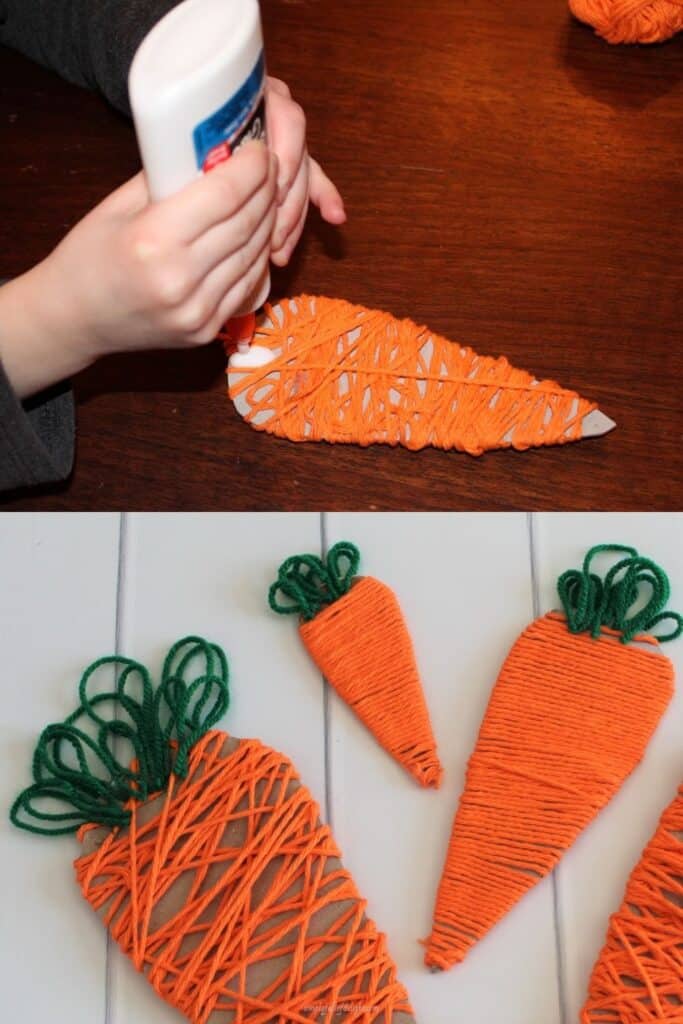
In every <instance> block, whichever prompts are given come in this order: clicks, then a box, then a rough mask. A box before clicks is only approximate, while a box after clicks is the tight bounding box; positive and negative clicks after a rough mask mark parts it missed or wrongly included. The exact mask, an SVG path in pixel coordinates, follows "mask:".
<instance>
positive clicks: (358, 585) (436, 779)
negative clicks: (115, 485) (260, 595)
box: [268, 541, 442, 787]
mask: <svg viewBox="0 0 683 1024" xmlns="http://www.w3.org/2000/svg"><path fill="white" fill-rule="evenodd" d="M359 564H360V553H359V551H358V548H357V547H356V546H355V545H354V544H351V543H350V542H349V541H340V542H339V543H338V544H335V545H334V547H332V548H331V549H330V551H329V554H328V556H327V559H326V560H325V561H323V560H322V559H321V558H318V556H317V555H293V556H292V557H291V558H287V559H286V560H285V561H284V562H283V563H282V565H281V566H280V570H279V572H278V576H277V579H276V580H275V582H274V583H273V584H272V586H271V588H270V591H269V594H268V600H269V603H270V607H271V608H272V609H273V611H275V612H278V613H279V614H280V615H289V614H298V615H299V616H300V617H301V620H302V621H301V624H300V626H299V633H300V636H301V639H302V640H303V642H304V644H305V646H306V648H307V649H308V652H309V654H310V655H311V657H312V658H313V660H314V661H315V663H316V665H317V666H318V668H319V669H320V671H321V672H322V673H323V675H324V676H325V678H326V679H327V680H328V682H329V683H331V684H332V686H333V687H334V688H335V690H336V691H337V693H338V694H339V696H340V697H341V698H342V699H343V700H345V701H346V703H347V704H348V705H349V706H350V707H351V708H353V710H354V711H355V712H356V714H357V715H358V717H359V718H360V720H361V721H362V722H363V723H364V724H365V725H366V726H367V727H368V729H369V730H370V731H371V732H372V733H373V735H374V736H375V738H376V739H377V741H378V742H379V743H380V744H381V745H382V746H383V747H384V749H385V750H386V751H387V752H388V753H389V754H391V756H392V757H393V758H395V760H396V761H398V763H399V764H400V765H401V766H402V767H403V768H405V769H406V771H408V772H410V774H411V775H412V776H413V777H414V778H415V779H417V781H418V782H419V783H420V785H422V786H433V787H438V786H439V784H440V782H441V776H442V768H441V764H440V762H439V758H438V756H437V752H436V743H435V740H434V734H433V732H432V726H431V722H430V720H429V712H428V710H427V705H426V703H425V699H424V694H423V692H422V684H421V682H420V676H419V674H418V670H417V665H416V663H415V654H414V652H413V645H412V641H411V639H410V634H409V633H408V628H407V626H406V624H405V621H404V619H403V615H402V614H401V609H400V607H399V604H398V601H397V600H396V595H395V594H394V592H393V590H391V589H390V588H389V587H388V586H387V585H386V584H385V583H382V582H381V581H380V580H376V579H373V577H371V576H364V577H357V576H356V573H357V571H358V567H359ZM283 598H284V599H285V601H284V603H283V600H282V599H283Z"/></svg>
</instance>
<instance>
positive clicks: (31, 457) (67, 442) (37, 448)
mask: <svg viewBox="0 0 683 1024" xmlns="http://www.w3.org/2000/svg"><path fill="white" fill-rule="evenodd" d="M74 444H75V424H74V401H73V396H72V394H71V390H70V388H69V385H68V384H60V385H59V386H58V387H56V388H51V389H50V391H46V392H43V394H40V395H36V396H35V397H33V398H30V399H27V400H26V401H25V402H20V401H19V399H18V398H17V396H16V395H15V394H14V391H13V390H12V387H11V385H10V383H9V381H8V380H7V377H6V376H5V371H4V370H3V367H2V363H1V362H0V491H8V490H11V489H12V488H15V487H34V486H36V485H37V484H51V483H56V482H57V481H59V480H65V479H66V478H67V477H68V475H69V473H70V472H71V467H72V466H73V461H74Z"/></svg>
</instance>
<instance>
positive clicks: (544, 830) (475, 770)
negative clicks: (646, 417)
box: [425, 545, 683, 969]
mask: <svg viewBox="0 0 683 1024" xmlns="http://www.w3.org/2000/svg"><path fill="white" fill-rule="evenodd" d="M600 552H617V553H620V554H625V556H626V557H624V558H622V559H620V560H619V561H618V562H617V563H616V564H615V565H614V566H613V567H612V568H611V569H610V570H609V571H608V573H607V575H606V576H605V579H604V581H603V580H601V579H600V577H598V576H597V575H596V574H595V573H593V572H591V562H592V560H593V558H594V557H595V555H597V554H598V553H600ZM558 591H559V595H560V598H561V601H562V605H563V607H564V614H561V613H558V612H550V613H549V614H548V615H544V616H542V617H541V618H538V619H536V621H535V622H533V623H531V625H530V626H528V627H527V628H526V629H525V630H524V632H523V633H522V634H521V635H520V636H519V637H518V639H517V640H516V641H515V643H514V644H513V646H512V649H511V650H510V653H509V654H508V656H507V658H506V660H505V662H504V664H503V667H502V668H501V670H500V674H499V676H498V679H497V681H496V684H495V686H494V688H493V691H492V693H491V697H490V700H489V704H488V707H487V709H486V713H485V715H484V719H483V721H482V724H481V728H480V731H479V736H478V739H477V743H476V746H475V749H474V752H473V754H472V756H471V758H470V761H469V764H468V767H467V777H466V781H465V788H464V791H463V793H462V796H461V799H460V805H459V807H458V810H457V813H456V816H455V821H454V823H453V831H452V835H451V839H450V844H449V847H448V852H447V856H446V863H445V866H444V869H443V874H442V877H441V882H440V885H439V889H438V893H437V897H436V906H435V909H434V921H433V926H432V933H431V935H430V936H429V938H428V939H427V941H426V943H425V945H426V956H425V962H426V963H427V965H428V966H430V967H433V968H435V969H448V968H449V967H451V966H452V965H453V964H455V963H458V962H459V961H461V960H462V959H464V957H465V956H466V955H467V953H468V952H469V950H470V949H471V948H472V946H473V945H474V944H475V943H476V942H477V941H478V940H479V939H481V938H482V936H484V935H485V934H486V932H488V931H489V929H490V928H492V927H493V925H495V924H496V922H497V921H499V920H500V919H501V918H502V917H503V916H504V915H505V914H506V913H507V912H508V910H510V909H511V908H512V907H513V906H514V904H515V903H516V902H517V901H518V900H519V899H520V898H521V897H522V896H523V895H524V893H525V892H527V890H528V889H530V888H531V887H532V886H534V885H536V883H537V882H538V881H539V880H540V879H541V878H543V877H545V876H546V875H547V874H548V873H549V872H550V871H551V870H552V869H553V867H554V866H555V865H556V864H557V862H558V861H559V860H560V858H561V856H562V854H563V853H564V852H565V850H567V849H568V848H569V846H570V845H571V844H572V843H573V842H574V840H575V839H576V837H577V836H578V835H579V833H580V832H581V831H582V829H584V828H585V827H586V825H588V823H589V822H590V821H591V819H592V818H594V817H595V815H596V814H597V813H598V812H599V811H600V810H601V808H602V807H604V806H605V804H606V803H607V802H608V801H609V800H610V799H611V797H612V796H613V795H614V794H615V793H616V791H617V790H618V789H619V787H620V786H621V784H622V783H623V781H624V780H625V779H626V777H627V776H628V775H629V774H630V773H631V772H632V771H633V769H634V768H635V767H636V765H637V764H638V762H639V761H640V759H641V758H642V756H643V753H644V751H645V748H646V746H647V743H648V741H649V739H650V737H651V735H652V733H653V732H654V730H655V728H656V726H657V723H658V722H659V719H660V717H661V716H662V714H663V713H664V710H665V709H666V707H667V705H668V703H669V701H670V699H671V696H672V693H673V666H672V664H671V662H670V661H669V659H668V658H666V657H664V656H663V655H662V654H661V653H660V651H659V649H658V645H659V643H661V642H662V641H666V640H672V639H673V638H674V637H676V636H678V635H679V634H680V633H681V630H682V629H683V620H682V619H681V616H680V615H677V614H676V613H673V612H666V611H664V610H663V609H664V606H665V604H666V602H667V600H668V598H669V581H668V579H667V576H666V574H665V573H664V572H663V570H662V569H661V568H660V567H659V566H658V565H655V563H654V562H652V561H650V560H649V559H647V558H642V557H640V556H639V555H638V553H637V552H636V551H635V549H634V548H629V547H624V546H622V545H599V546H597V547H595V548H592V549H591V550H590V551H589V552H588V554H587V555H586V559H585V561H584V565H583V570H582V571H581V572H579V571H577V570H569V571H568V572H565V573H563V574H562V576H560V578H559V580H558ZM647 591H649V597H648V600H647V601H646V602H645V604H644V606H643V607H642V608H641V609H640V610H633V605H634V603H635V602H637V601H638V598H639V594H641V597H642V592H647ZM666 618H672V619H674V621H675V628H674V629H673V630H671V632H670V633H668V634H667V635H661V636H659V637H656V638H655V637H654V636H652V635H649V634H650V633H651V631H652V630H653V629H654V628H655V627H656V626H657V625H658V623H660V622H662V621H663V620H664V619H666ZM641 634H646V635H641Z"/></svg>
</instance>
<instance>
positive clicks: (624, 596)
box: [557, 544, 683, 644]
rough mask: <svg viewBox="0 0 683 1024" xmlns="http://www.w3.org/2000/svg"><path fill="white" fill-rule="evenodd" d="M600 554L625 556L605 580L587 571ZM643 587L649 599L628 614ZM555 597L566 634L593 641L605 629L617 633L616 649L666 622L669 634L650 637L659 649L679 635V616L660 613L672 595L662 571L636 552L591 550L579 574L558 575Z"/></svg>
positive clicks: (682, 622)
mask: <svg viewBox="0 0 683 1024" xmlns="http://www.w3.org/2000/svg"><path fill="white" fill-rule="evenodd" d="M602 553H608V554H625V555H626V556H627V557H626V558H622V559H621V560H620V561H618V562H617V563H616V565H613V566H612V568H611V569H610V570H609V572H608V573H607V574H606V576H605V578H604V579H601V578H600V576H598V575H597V574H596V573H593V572H591V571H590V565H591V562H592V560H593V558H594V557H595V556H596V555H599V554H602ZM643 584H645V585H646V586H647V587H649V589H650V594H649V597H648V599H647V601H646V602H645V604H644V605H643V607H642V608H641V609H640V611H637V612H631V614H629V611H630V609H631V608H632V606H633V605H634V604H635V603H636V602H637V601H638V599H639V596H640V593H641V586H642V585H643ZM557 591H558V593H559V595H560V600H561V601H562V606H563V608H564V611H565V614H566V616H567V626H568V628H569V631H570V633H585V632H589V633H590V634H591V636H593V637H595V638H597V637H598V636H599V635H600V628H601V627H602V626H608V627H609V628H611V629H615V630H618V632H619V633H621V636H620V641H621V643H623V644H627V643H628V642H629V641H630V640H632V639H633V637H634V636H636V635H637V634H639V633H650V634H652V630H653V629H654V627H655V626H656V625H658V623H660V622H663V621H664V620H666V619H672V620H673V622H674V623H675V625H674V628H673V629H672V630H671V631H670V632H669V633H663V634H652V635H654V636H656V639H657V640H659V642H660V643H665V642H666V641H667V640H675V639H676V637H678V636H680V635H681V633H682V632H683V617H682V616H680V615H679V614H678V612H671V611H664V606H665V605H666V602H667V601H668V600H669V596H670V593H671V588H670V586H669V578H668V576H667V575H666V573H665V572H664V570H663V569H662V568H661V567H660V566H659V565H657V563H656V562H653V561H652V560H651V559H649V558H644V557H643V556H642V555H639V554H638V552H637V551H636V549H635V548H631V547H627V546H625V545H623V544H597V545H596V546H595V547H592V548H591V549H590V551H589V552H588V554H587V555H586V557H585V559H584V562H583V568H582V569H581V570H579V569H568V570H567V572H563V573H562V575H561V576H560V578H559V579H558V581H557Z"/></svg>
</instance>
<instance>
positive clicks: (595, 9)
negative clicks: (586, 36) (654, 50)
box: [569, 0, 683, 43]
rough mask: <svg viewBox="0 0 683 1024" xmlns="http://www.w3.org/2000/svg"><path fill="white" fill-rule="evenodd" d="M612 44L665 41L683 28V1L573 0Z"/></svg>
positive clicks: (574, 9) (586, 19) (575, 7)
mask: <svg viewBox="0 0 683 1024" xmlns="http://www.w3.org/2000/svg"><path fill="white" fill-rule="evenodd" d="M569 9H570V11H571V12H572V14H573V15H574V16H575V17H576V18H578V19H579V21H584V22H586V23H587V24H588V25H592V26H593V28H594V29H595V31H596V32H597V33H598V35H600V36H602V38H603V39H606V40H607V42H608V43H663V42H665V41H666V40H667V39H671V37H672V36H675V35H676V33H677V32H680V31H681V29H683V0H569Z"/></svg>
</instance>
